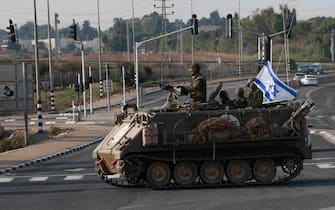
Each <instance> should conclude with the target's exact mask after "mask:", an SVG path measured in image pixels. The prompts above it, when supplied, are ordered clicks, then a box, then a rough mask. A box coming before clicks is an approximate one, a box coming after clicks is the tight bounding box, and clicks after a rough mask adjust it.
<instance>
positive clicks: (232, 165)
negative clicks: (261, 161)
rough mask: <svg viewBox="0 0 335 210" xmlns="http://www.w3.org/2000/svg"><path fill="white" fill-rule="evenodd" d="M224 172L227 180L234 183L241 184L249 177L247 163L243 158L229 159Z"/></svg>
mask: <svg viewBox="0 0 335 210" xmlns="http://www.w3.org/2000/svg"><path fill="white" fill-rule="evenodd" d="M226 174H227V177H228V179H229V181H231V182H233V183H236V184H241V183H243V182H245V181H246V180H247V179H248V178H249V175H250V166H249V163H248V162H247V161H245V160H233V161H230V162H229V163H228V166H227V170H226Z"/></svg>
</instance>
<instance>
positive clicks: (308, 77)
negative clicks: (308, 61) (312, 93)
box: [300, 74, 319, 86]
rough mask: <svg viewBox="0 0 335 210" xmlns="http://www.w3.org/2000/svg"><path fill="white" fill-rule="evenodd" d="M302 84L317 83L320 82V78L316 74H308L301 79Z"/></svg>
mask: <svg viewBox="0 0 335 210" xmlns="http://www.w3.org/2000/svg"><path fill="white" fill-rule="evenodd" d="M300 84H301V85H315V86H317V85H318V84H319V82H318V78H317V77H316V75H314V74H306V75H305V76H304V77H303V78H301V79H300Z"/></svg>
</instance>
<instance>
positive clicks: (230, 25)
mask: <svg viewBox="0 0 335 210" xmlns="http://www.w3.org/2000/svg"><path fill="white" fill-rule="evenodd" d="M226 37H227V38H232V37H233V15H232V14H228V15H227V19H226Z"/></svg>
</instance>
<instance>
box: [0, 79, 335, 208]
mask: <svg viewBox="0 0 335 210" xmlns="http://www.w3.org/2000/svg"><path fill="white" fill-rule="evenodd" d="M238 86H242V83H241V82H232V83H229V84H224V88H226V89H228V92H229V94H230V95H231V94H233V90H234V89H235V88H236V87H238ZM227 87H229V88H227ZM333 90H334V84H331V83H328V84H320V85H319V86H318V87H301V88H299V96H300V97H303V96H304V95H306V94H307V95H308V96H310V97H311V98H312V99H313V100H314V102H315V103H316V108H315V109H314V110H313V111H312V112H311V114H310V115H309V117H308V124H310V125H313V127H312V128H311V130H312V133H313V134H312V139H313V159H312V160H309V161H306V162H305V163H304V170H303V171H302V173H301V175H299V176H298V177H297V178H295V179H294V180H292V181H290V182H289V183H288V184H284V185H275V186H264V187H259V186H248V187H225V188H219V189H193V190H165V191H164V190H163V191H155V190H152V189H148V188H118V187H114V186H110V185H108V184H105V183H103V182H102V181H101V180H100V179H99V178H98V177H97V176H96V175H95V173H94V163H93V161H94V160H93V159H92V158H91V152H92V150H93V149H94V146H93V147H89V148H87V149H84V150H82V151H81V152H78V153H72V154H70V155H67V156H64V157H61V158H59V159H54V160H51V161H47V162H44V163H41V164H37V165H34V166H32V167H28V168H24V169H22V170H19V171H17V172H16V173H12V174H11V175H10V176H0V209H32V210H39V209H43V210H45V209H46V210H51V209H57V210H60V209H99V210H110V209H119V210H122V209H143V210H147V209H178V210H179V209H186V210H187V209H248V210H249V209H255V210H256V209H257V210H258V209H299V210H300V209H307V210H309V209H311V210H315V209H322V210H326V209H327V210H330V209H335V199H334V191H335V177H334V172H335V145H334V144H335V143H332V142H330V141H328V140H325V139H324V138H323V137H322V136H321V135H320V132H322V131H323V130H334V128H335V121H334V116H335V111H334V110H333V108H332V107H335V106H334V103H335V100H334V98H335V91H333ZM158 96H160V97H158ZM231 96H232V95H231ZM148 97H152V98H147V99H146V101H148V100H150V99H151V100H154V102H153V103H148V106H152V107H156V106H159V105H160V103H161V102H162V101H163V102H164V96H163V94H158V95H149V96H148ZM158 98H162V99H160V100H159V99H158ZM161 100H162V101H161Z"/></svg>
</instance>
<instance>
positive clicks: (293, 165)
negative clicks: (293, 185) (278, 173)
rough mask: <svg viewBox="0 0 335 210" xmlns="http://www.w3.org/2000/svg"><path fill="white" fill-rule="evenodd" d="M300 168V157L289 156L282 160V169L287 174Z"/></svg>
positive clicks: (293, 172)
mask: <svg viewBox="0 0 335 210" xmlns="http://www.w3.org/2000/svg"><path fill="white" fill-rule="evenodd" d="M301 168H302V161H301V159H300V158H297V157H291V158H285V159H284V160H283V165H282V169H283V171H284V172H285V173H287V174H290V175H292V174H295V173H297V172H299V171H300V170H301Z"/></svg>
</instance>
